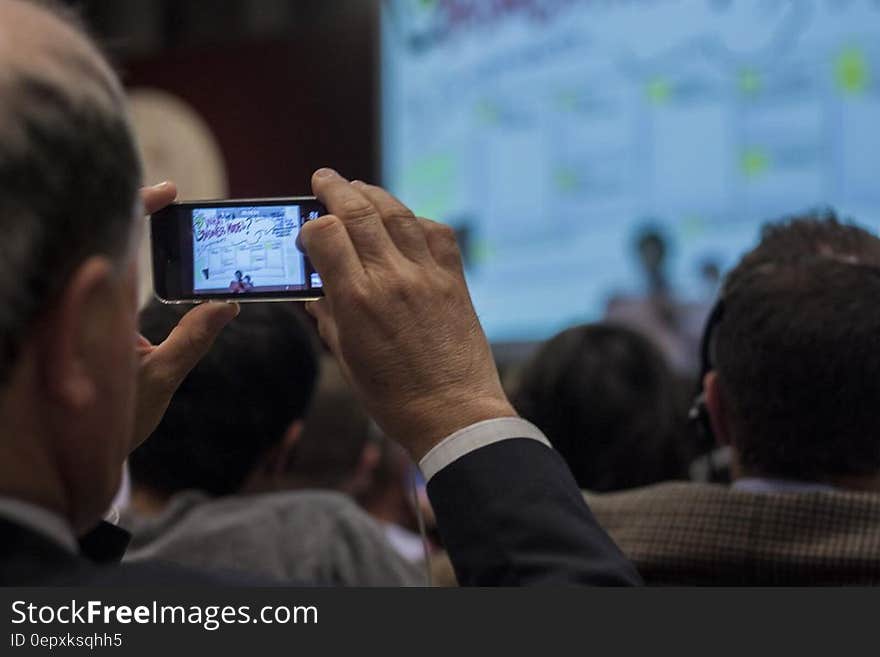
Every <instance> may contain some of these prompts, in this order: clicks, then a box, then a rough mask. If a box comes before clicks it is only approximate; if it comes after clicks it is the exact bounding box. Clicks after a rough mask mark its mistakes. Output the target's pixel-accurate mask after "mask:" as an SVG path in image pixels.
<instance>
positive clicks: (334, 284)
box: [299, 215, 364, 294]
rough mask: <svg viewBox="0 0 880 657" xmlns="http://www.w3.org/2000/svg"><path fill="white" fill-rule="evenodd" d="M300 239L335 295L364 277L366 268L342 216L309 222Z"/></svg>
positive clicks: (327, 287) (328, 288) (331, 216)
mask: <svg viewBox="0 0 880 657" xmlns="http://www.w3.org/2000/svg"><path fill="white" fill-rule="evenodd" d="M299 238H300V239H301V241H302V245H303V247H304V248H305V252H306V253H307V254H308V256H309V260H311V261H312V265H314V267H315V269H317V270H318V273H319V274H320V275H321V280H322V281H323V282H324V287H325V288H326V290H327V291H328V292H330V293H331V294H332V293H334V292H336V291H337V290H339V289H341V288H343V287H346V286H349V285H354V284H356V283H357V281H358V280H360V279H361V278H362V277H363V276H364V267H363V265H362V264H361V261H360V258H359V257H358V253H357V251H355V248H354V245H353V244H352V242H351V237H350V236H349V233H348V231H346V229H345V226H343V225H342V221H341V220H340V219H339V217H337V216H335V215H326V216H323V217H319V218H318V219H314V220H312V221H309V222H308V223H306V225H305V226H303V227H302V230H301V231H300V234H299Z"/></svg>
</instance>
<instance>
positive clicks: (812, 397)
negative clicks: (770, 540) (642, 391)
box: [704, 216, 880, 485]
mask: <svg viewBox="0 0 880 657" xmlns="http://www.w3.org/2000/svg"><path fill="white" fill-rule="evenodd" d="M878 267H880V240H878V239H877V238H876V237H874V236H873V235H871V234H870V233H869V232H867V231H865V230H863V229H861V228H859V227H856V226H853V225H849V224H845V223H841V222H839V221H838V220H837V219H836V218H835V217H833V216H830V217H825V218H821V217H807V218H798V219H794V220H790V221H787V222H784V223H780V224H776V225H773V226H769V227H767V228H766V229H765V230H764V233H763V238H762V240H761V243H760V244H759V245H758V246H757V247H756V248H755V249H754V250H753V251H751V252H750V253H748V254H747V255H746V256H745V257H744V258H743V259H742V261H741V262H740V264H739V265H738V266H737V267H736V268H735V269H734V270H733V271H732V272H731V273H730V274H729V275H728V277H727V279H726V281H725V285H724V291H723V301H722V303H723V308H722V313H721V316H720V319H719V321H718V323H717V324H716V326H715V328H714V330H713V332H712V342H711V345H710V353H711V360H712V367H713V371H711V372H710V373H709V374H707V375H706V378H705V381H704V389H705V392H706V405H707V409H708V411H709V415H710V420H711V424H712V429H713V432H714V433H715V436H716V439H717V440H719V441H720V442H721V443H723V444H729V445H731V446H732V447H733V449H734V453H735V455H736V458H735V462H736V464H737V466H738V472H737V473H735V474H738V475H739V476H761V477H771V478H785V479H796V480H807V481H819V482H831V483H840V484H841V485H848V483H851V482H853V481H856V480H858V481H865V478H866V477H867V478H868V479H870V478H873V477H876V476H877V475H878V474H880V438H878V436H880V415H878V414H877V412H876V401H877V399H880V380H878V378H877V376H876V373H877V372H878V371H880V304H878V302H877V301H878V299H880V269H878ZM853 485H855V484H853ZM859 485H860V484H859Z"/></svg>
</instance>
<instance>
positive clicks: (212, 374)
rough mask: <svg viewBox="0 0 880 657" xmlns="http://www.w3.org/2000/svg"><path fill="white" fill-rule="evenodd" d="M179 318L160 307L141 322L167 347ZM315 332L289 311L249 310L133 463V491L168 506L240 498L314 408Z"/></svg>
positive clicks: (184, 386) (186, 386)
mask: <svg viewBox="0 0 880 657" xmlns="http://www.w3.org/2000/svg"><path fill="white" fill-rule="evenodd" d="M181 316H182V311H180V310H177V309H175V308H172V307H169V306H163V305H161V304H153V305H151V306H149V307H148V308H147V309H145V310H144V312H143V313H142V315H141V330H142V332H143V334H144V336H145V337H147V338H148V339H151V340H153V339H155V340H161V339H162V338H163V337H164V336H165V335H168V333H169V331H170V330H171V329H172V328H173V327H174V326H175V325H176V323H177V322H178V320H179V319H180V317H181ZM318 367H319V366H318V358H317V354H316V350H315V346H314V342H313V336H312V333H311V330H310V329H309V328H308V327H307V326H306V324H305V322H304V321H303V320H302V319H301V317H300V316H299V314H298V312H297V311H296V310H294V309H293V308H292V307H290V306H288V305H286V304H261V305H256V304H243V306H242V310H241V314H240V315H239V316H238V318H237V319H236V321H235V322H233V323H232V324H230V325H229V326H228V327H227V328H226V329H225V330H224V331H223V333H222V334H221V335H220V337H219V338H218V339H217V341H216V342H215V344H214V347H213V349H212V350H211V352H210V353H209V354H208V355H207V356H206V357H205V358H204V359H203V360H202V361H201V362H200V363H199V364H198V365H197V366H196V367H195V369H194V370H193V371H192V372H191V373H190V374H189V376H188V377H187V378H186V380H185V381H184V382H183V384H182V385H181V386H180V388H179V390H178V391H177V393H176V395H175V396H174V398H173V399H172V401H171V405H170V407H169V408H168V412H167V413H166V414H165V417H164V418H163V419H162V422H161V423H160V424H159V426H158V428H157V429H156V431H155V432H154V433H153V435H152V436H151V437H150V438H149V440H147V441H146V443H144V444H143V445H142V446H141V447H139V448H138V449H137V450H136V451H135V452H134V453H133V454H132V456H131V459H130V465H131V474H132V480H133V482H134V483H135V485H136V486H142V487H145V488H146V489H147V490H148V491H150V492H152V493H154V494H156V495H159V496H161V497H167V496H170V495H173V494H174V493H177V492H179V491H183V490H187V489H195V490H201V491H204V492H206V493H209V494H211V495H229V494H233V493H236V492H238V490H239V489H240V488H241V486H242V484H243V483H244V482H245V480H246V478H247V477H248V476H249V475H250V474H251V473H252V471H253V470H254V468H255V467H256V466H257V465H258V463H259V461H260V459H261V458H262V457H264V456H265V455H266V454H267V453H268V451H269V450H271V449H272V448H273V447H275V446H277V445H278V444H279V443H281V441H282V439H283V438H284V436H285V432H286V431H287V429H288V428H289V427H290V425H291V424H292V423H293V422H295V421H297V420H301V419H302V418H303V417H304V416H305V414H306V412H307V409H308V407H309V403H310V402H311V399H312V395H313V392H314V389H315V383H316V380H317V376H318Z"/></svg>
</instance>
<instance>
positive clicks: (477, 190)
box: [382, 0, 880, 341]
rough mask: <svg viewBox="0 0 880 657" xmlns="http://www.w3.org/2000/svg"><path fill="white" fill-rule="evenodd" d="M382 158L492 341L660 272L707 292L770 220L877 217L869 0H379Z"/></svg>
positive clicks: (625, 291)
mask: <svg viewBox="0 0 880 657" xmlns="http://www.w3.org/2000/svg"><path fill="white" fill-rule="evenodd" d="M382 32H383V67H382V68H383V112H382V123H383V176H384V183H385V184H386V185H387V186H389V187H390V188H391V189H392V190H393V191H394V192H395V193H396V194H397V195H398V196H400V197H401V198H402V199H403V200H404V201H405V202H406V203H408V204H410V205H411V206H412V207H413V208H414V210H415V211H416V212H418V213H419V214H421V215H423V216H427V217H431V218H435V219H438V220H441V221H444V222H447V223H449V224H450V225H452V226H453V227H455V228H456V230H457V231H458V234H459V237H460V241H461V243H462V246H463V248H464V252H465V256H466V260H467V268H468V277H469V282H470V285H471V289H472V293H473V297H474V301H475V304H476V306H477V310H478V312H479V314H480V317H481V320H482V322H483V324H484V326H485V328H486V330H487V332H488V334H489V337H490V339H492V340H494V341H520V340H535V339H543V338H546V337H548V336H549V335H550V334H552V333H554V332H555V331H557V330H559V329H561V328H563V327H565V326H567V325H570V324H572V323H576V322H581V321H590V320H598V319H600V318H602V317H603V316H605V315H606V313H607V312H608V308H609V303H610V302H612V301H613V300H615V299H622V298H623V299H625V298H630V297H638V296H639V295H645V294H646V293H647V288H648V278H649V277H647V276H646V275H645V274H644V271H643V269H642V268H641V267H640V263H639V260H638V257H637V248H636V241H637V239H638V236H639V235H642V234H644V233H645V231H650V232H652V233H653V234H655V235H659V236H660V237H661V238H662V239H663V240H664V241H665V243H666V249H667V251H668V261H669V262H668V287H669V289H670V290H671V293H672V294H673V295H674V296H675V297H676V298H677V299H680V300H681V301H682V303H684V304H687V303H694V304H696V305H700V304H703V305H705V304H707V303H708V300H709V299H711V297H712V296H713V294H714V291H715V289H716V288H715V286H716V285H717V271H718V270H721V271H724V270H725V269H727V268H728V267H730V266H731V265H732V264H733V263H734V262H735V261H736V259H737V257H738V256H739V255H740V254H741V253H742V252H743V251H744V250H746V249H747V248H749V247H750V246H752V245H753V244H754V243H755V241H756V239H757V237H758V230H759V227H760V225H761V224H762V223H763V222H765V221H767V220H770V219H776V218H779V217H781V216H787V215H792V214H797V213H802V212H806V211H814V210H817V209H819V210H822V209H826V208H834V209H835V210H836V211H837V212H838V213H839V214H840V215H842V216H844V217H849V218H852V219H854V220H856V221H857V222H858V223H861V224H863V225H866V226H869V227H871V228H874V229H876V228H877V227H878V226H880V2H878V0H654V1H652V0H617V1H613V0H604V1H600V0H503V1H502V0H388V1H386V2H385V3H384V8H383V15H382Z"/></svg>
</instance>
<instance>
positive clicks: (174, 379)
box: [150, 303, 240, 387]
mask: <svg viewBox="0 0 880 657" xmlns="http://www.w3.org/2000/svg"><path fill="white" fill-rule="evenodd" d="M239 312H240V308H239V306H238V304H235V303H207V304H204V305H200V306H196V307H195V308H193V309H192V310H191V311H189V312H188V313H187V314H186V315H184V316H183V318H182V319H181V320H180V322H179V323H178V324H177V326H176V327H174V330H172V331H171V333H170V334H169V335H168V337H167V338H166V339H165V341H164V342H162V343H161V344H160V345H158V346H157V347H156V348H155V349H154V350H153V352H152V353H151V354H150V366H151V368H153V373H154V374H155V375H156V376H157V377H159V378H161V379H163V380H165V381H168V382H170V383H172V385H173V386H175V387H176V386H177V385H179V384H180V382H181V381H183V379H184V378H185V377H186V375H187V374H189V372H190V370H191V369H192V368H193V367H195V366H196V364H198V362H199V361H200V360H201V359H202V358H204V356H205V354H207V353H208V351H210V349H211V347H212V346H213V344H214V341H215V340H216V339H217V336H218V335H220V332H221V331H222V330H223V329H224V328H225V327H226V325H227V324H229V322H231V321H232V320H233V319H235V318H236V317H237V316H238V313H239Z"/></svg>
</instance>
